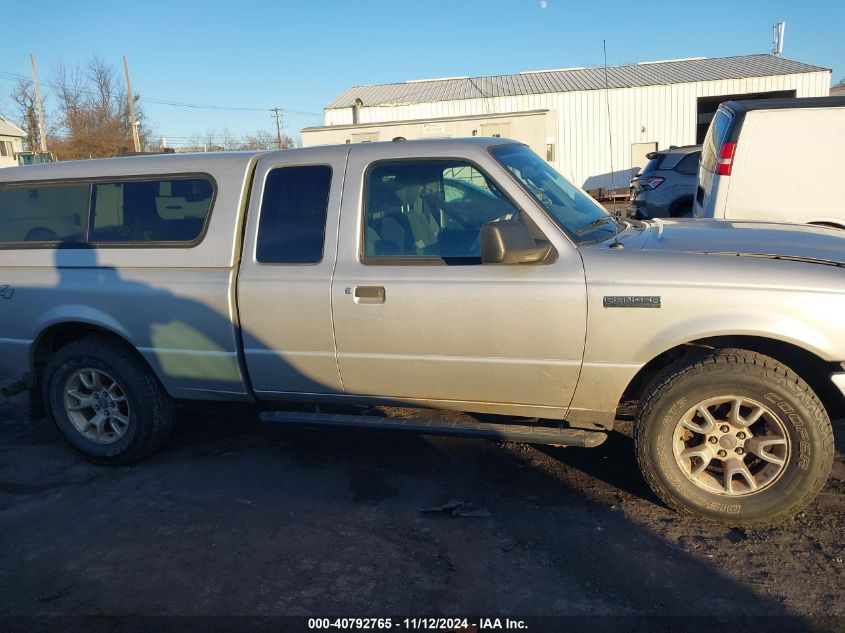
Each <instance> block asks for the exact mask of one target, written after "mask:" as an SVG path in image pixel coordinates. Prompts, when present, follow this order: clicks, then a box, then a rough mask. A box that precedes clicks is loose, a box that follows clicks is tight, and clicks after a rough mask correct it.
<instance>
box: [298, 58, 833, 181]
mask: <svg viewBox="0 0 845 633" xmlns="http://www.w3.org/2000/svg"><path fill="white" fill-rule="evenodd" d="M830 74H831V71H830V69H828V68H821V67H819V66H811V65H809V64H805V63H802V62H797V61H792V60H789V59H784V58H783V57H778V56H775V55H743V56H737V57H721V58H712V59H707V58H691V59H678V60H668V61H658V62H640V63H638V64H631V65H627V66H614V67H608V69H607V77H606V79H605V70H604V68H563V69H559V70H542V71H531V72H523V73H519V74H516V75H498V76H492V77H447V78H444V79H431V80H415V81H408V82H405V83H396V84H382V85H375V86H356V87H353V88H350V89H349V90H347V91H346V92H344V93H343V94H342V95H341V96H340V97H338V98H337V99H336V100H335V101H334V102H333V103H331V104H330V105H329V106H328V107H326V108H325V125H324V126H320V127H311V128H305V129H304V130H302V144H303V145H304V146H310V145H325V144H331V143H357V142H368V141H389V140H392V139H394V138H398V137H401V138H405V139H409V140H410V139H418V138H444V137H457V136H502V137H509V138H513V139H516V140H520V141H522V142H524V143H527V144H528V145H530V146H531V148H532V149H534V151H536V152H537V153H538V154H540V155H541V156H543V157H545V158H546V160H548V161H549V162H550V163H551V164H552V165H554V166H555V167H556V168H557V169H558V170H559V171H560V172H561V173H563V174H564V175H566V176H567V177H569V178H570V179H571V180H573V182H575V183H577V184H579V185H581V186H582V187H583V188H584V189H591V188H598V187H611V186H615V187H617V188H619V187H627V185H628V181H629V179H630V177H631V175H632V173H634V172H636V170H637V169H638V168H640V167H642V166H643V165H644V163H645V154H646V153H648V152H650V151H653V150H655V149H664V148H667V147H669V146H671V145H690V144H694V143H700V142H701V141H702V140H703V138H704V134H705V133H706V131H707V126H708V125H709V124H710V120H711V119H712V117H713V114H714V113H715V111H716V108H717V106H718V104H719V103H721V102H722V101H726V100H728V99H733V98H766V97H792V96H796V97H819V96H827V94H828V91H829V90H830ZM605 81H606V83H605ZM605 86H607V87H605ZM608 108H609V112H608ZM608 121H609V122H610V125H608ZM611 145H612V151H611Z"/></svg>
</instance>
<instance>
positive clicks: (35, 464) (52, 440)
mask: <svg viewBox="0 0 845 633" xmlns="http://www.w3.org/2000/svg"><path fill="white" fill-rule="evenodd" d="M23 406H24V405H23V399H22V398H21V397H18V398H16V399H15V400H11V401H8V400H7V401H0V615H2V616H6V617H7V622H9V621H14V618H13V619H12V620H8V617H9V616H21V615H25V616H32V615H47V614H52V615H79V614H94V615H115V616H133V615H138V614H144V615H155V616H167V615H176V614H178V615H213V616H220V615H252V616H261V615H300V616H302V615H306V616H327V615H359V616H360V615H365V616H384V615H391V614H394V615H395V614H405V615H418V616H423V615H456V616H457V615H464V616H465V615H467V614H475V615H495V616H499V617H502V616H506V615H511V616H520V617H525V616H552V615H569V616H578V615H623V616H624V615H638V616H685V618H680V620H679V622H685V621H686V618H690V622H692V621H695V620H696V619H698V618H700V617H703V616H711V617H712V616H724V617H730V618H735V617H740V616H754V617H758V616H766V617H768V618H769V619H770V620H771V619H772V618H774V619H775V621H782V620H778V618H779V617H780V616H782V615H785V614H792V615H828V616H829V615H838V616H845V548H843V543H845V457H843V454H842V452H839V453H837V459H836V462H835V464H834V470H833V475H832V477H831V479H830V481H829V482H828V484H827V487H826V488H825V489H824V491H823V492H822V493H821V495H820V496H819V498H818V500H817V501H816V502H815V503H814V504H813V505H812V506H811V507H810V508H809V509H808V510H807V511H806V512H804V513H802V514H801V515H800V516H799V517H797V519H795V520H794V521H793V522H790V523H789V524H787V525H784V526H782V527H777V528H772V529H765V530H760V531H754V532H748V533H744V532H741V531H738V530H731V529H726V528H722V527H717V526H713V525H709V524H702V523H699V522H696V521H694V520H690V519H681V518H679V517H678V516H676V515H675V514H673V513H672V512H671V511H669V510H667V509H666V508H665V507H664V506H662V505H661V504H660V502H659V501H658V500H657V499H656V498H655V497H654V496H653V495H652V494H651V493H650V491H649V490H648V488H647V487H646V484H645V483H644V481H643V479H642V478H641V477H640V475H639V472H638V470H637V468H636V464H635V461H634V457H633V451H632V445H631V444H632V443H631V439H630V424H629V423H623V424H622V425H621V430H622V433H614V434H612V435H611V437H610V439H609V440H608V441H607V442H606V443H605V444H604V445H603V446H601V447H599V448H595V449H574V448H570V449H560V448H542V447H541V448H537V447H530V446H527V445H521V444H498V443H495V442H490V441H483V440H465V439H445V438H432V437H424V436H418V435H408V434H400V433H386V432H372V431H353V430H332V429H308V428H288V427H279V426H265V425H262V424H261V423H260V422H258V420H257V416H256V414H255V412H254V411H252V410H249V409H243V408H240V409H239V408H235V407H231V406H220V407H203V408H191V409H188V410H186V411H184V412H183V413H182V414H181V416H180V422H179V425H178V428H177V430H176V433H175V435H174V437H173V438H172V439H171V441H170V442H169V443H168V444H167V446H166V447H165V448H164V450H162V451H161V452H160V453H159V454H157V455H155V456H153V457H152V458H150V459H149V460H147V461H145V462H144V463H142V464H138V465H135V466H132V467H118V468H112V467H99V466H94V465H91V464H89V463H87V462H85V461H83V460H82V459H81V458H80V457H79V456H78V455H77V454H75V453H74V452H73V451H72V450H71V449H70V448H68V447H67V446H66V445H65V444H64V443H63V442H62V440H61V439H60V437H59V436H58V433H57V432H56V431H55V430H54V429H53V428H52V426H51V425H50V424H49V423H48V422H46V421H42V422H36V423H31V424H30V423H27V422H25V421H24V420H23V419H22V417H21V411H22V408H23ZM429 415H431V414H429ZM437 415H455V414H446V413H437ZM835 426H836V442H837V445H838V446H839V447H840V450H841V447H842V446H845V422H837V423H836V425H835ZM451 501H454V502H455V503H449V502H451ZM457 502H460V503H462V505H461V506H460V507H459V509H458V510H457V512H449V511H441V512H422V510H424V509H430V508H433V507H436V506H439V505H443V504H446V505H450V506H454V505H456V503H457ZM761 620H762V619H761ZM761 620H758V622H759V621H761ZM842 621H845V618H843V617H840V618H839V619H838V620H837V619H836V618H834V619H833V620H832V621H828V624H827V625H825V626H824V627H821V628H816V630H830V629H831V628H838V626H836V623H838V622H842ZM831 622H832V623H831ZM0 628H2V626H0ZM672 629H673V630H684V629H685V627H684V626H681V625H679V626H677V627H672ZM277 630H282V629H277ZM534 630H557V629H556V628H555V627H552V626H551V625H549V626H548V627H545V628H544V627H543V626H541V627H540V628H537V627H534ZM616 630H622V629H616ZM652 630H654V629H653V628H652ZM727 630H733V628H732V627H728V629H727Z"/></svg>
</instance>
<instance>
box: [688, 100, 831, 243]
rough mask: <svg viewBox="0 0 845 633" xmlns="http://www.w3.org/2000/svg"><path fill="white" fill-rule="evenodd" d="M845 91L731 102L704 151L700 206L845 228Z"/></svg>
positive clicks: (703, 211)
mask: <svg viewBox="0 0 845 633" xmlns="http://www.w3.org/2000/svg"><path fill="white" fill-rule="evenodd" d="M844 172H845V97H819V98H810V99H759V100H751V101H727V102H725V103H723V104H721V105H720V106H719V109H718V111H717V112H716V116H715V117H714V118H713V121H712V123H711V124H710V129H709V130H708V131H707V136H706V138H705V139H704V145H703V147H702V150H701V164H700V166H699V169H698V188H697V190H696V196H695V203H694V205H693V213H694V215H695V217H698V218H728V219H741V220H767V221H772V222H794V223H804V224H819V225H822V226H832V227H837V228H843V229H845V196H843V195H842V193H843V191H842V177H843V173H844Z"/></svg>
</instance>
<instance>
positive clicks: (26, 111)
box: [11, 79, 41, 152]
mask: <svg viewBox="0 0 845 633" xmlns="http://www.w3.org/2000/svg"><path fill="white" fill-rule="evenodd" d="M11 97H12V102H13V103H14V104H15V110H16V112H15V114H16V115H17V120H18V125H20V126H21V128H23V131H24V132H26V138H25V139H24V144H25V146H26V149H27V150H28V151H30V152H37V151H38V150H39V149H40V147H41V132H40V130H39V128H38V115H37V114H36V103H35V88H34V87H33V85H32V82H31V81H29V80H28V79H21V80H19V81H18V83H17V84H15V87H14V88H12V94H11Z"/></svg>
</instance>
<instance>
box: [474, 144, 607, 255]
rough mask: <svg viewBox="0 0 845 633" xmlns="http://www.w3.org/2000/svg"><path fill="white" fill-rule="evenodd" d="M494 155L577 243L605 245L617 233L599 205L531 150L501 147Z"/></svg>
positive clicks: (605, 212)
mask: <svg viewBox="0 0 845 633" xmlns="http://www.w3.org/2000/svg"><path fill="white" fill-rule="evenodd" d="M491 152H492V153H493V156H494V157H495V158H496V160H498V161H499V162H500V163H501V164H502V165H504V166H505V167H506V168H507V169H508V170H509V171H510V172H511V173H512V174H513V175H514V176H515V177H516V179H517V180H519V182H521V183H522V184H523V186H524V187H525V188H526V189H527V190H528V192H529V193H531V195H533V196H534V197H535V198H536V199H537V200H538V201H539V202H540V204H542V205H543V206H544V207H546V209H547V210H548V211H549V213H550V214H551V215H552V217H553V218H554V219H555V221H556V222H557V223H558V224H559V225H560V226H561V227H562V228H563V229H564V230H566V231H567V232H568V233H569V235H570V236H571V237H572V238H573V239H574V240H575V241H577V242H597V241H602V240H606V239H608V238H609V237H610V236H611V235H613V233H614V232H615V231H616V228H617V224H616V221H615V220H614V219H613V218H612V217H611V216H610V215H608V213H607V211H605V210H604V208H603V207H602V206H601V205H600V204H599V203H598V202H596V201H595V200H593V199H592V198H591V197H590V196H588V195H587V194H586V193H584V192H583V191H581V190H580V189H578V188H577V187H575V186H574V185H573V184H572V183H570V182H569V181H568V180H566V178H564V177H563V176H561V175H560V174H559V173H558V172H557V171H555V169H554V168H553V167H552V166H551V165H549V164H548V163H547V162H546V161H544V160H543V159H542V158H540V157H539V156H537V154H535V153H534V152H532V151H531V150H530V149H529V148H528V147H527V146H525V145H499V146H496V147H493V148H492V149H491Z"/></svg>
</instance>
